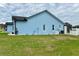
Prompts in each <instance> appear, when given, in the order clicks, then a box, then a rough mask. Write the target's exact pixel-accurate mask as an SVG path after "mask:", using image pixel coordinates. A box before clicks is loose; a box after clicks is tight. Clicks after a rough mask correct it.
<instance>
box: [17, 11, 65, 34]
mask: <svg viewBox="0 0 79 59" xmlns="http://www.w3.org/2000/svg"><path fill="white" fill-rule="evenodd" d="M43 25H45V30H43ZM52 25H54V30H52ZM63 27H64V24H63V23H61V22H60V21H58V20H56V19H55V18H54V17H52V16H51V15H50V14H48V13H46V12H43V13H41V14H39V15H36V16H34V17H31V18H28V21H16V28H17V30H18V34H19V35H24V34H26V35H37V34H38V35H47V34H59V32H60V31H61V30H62V31H64V28H63Z"/></svg>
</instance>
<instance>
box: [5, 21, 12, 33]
mask: <svg viewBox="0 0 79 59" xmlns="http://www.w3.org/2000/svg"><path fill="white" fill-rule="evenodd" d="M5 25H6V26H5V31H6V32H8V33H12V29H13V27H12V26H13V22H6V24H5Z"/></svg>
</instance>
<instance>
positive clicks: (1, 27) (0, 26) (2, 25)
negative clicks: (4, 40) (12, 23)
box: [0, 23, 5, 32]
mask: <svg viewBox="0 0 79 59" xmlns="http://www.w3.org/2000/svg"><path fill="white" fill-rule="evenodd" d="M1 31H2V32H3V31H5V24H3V23H1V24H0V32H1Z"/></svg>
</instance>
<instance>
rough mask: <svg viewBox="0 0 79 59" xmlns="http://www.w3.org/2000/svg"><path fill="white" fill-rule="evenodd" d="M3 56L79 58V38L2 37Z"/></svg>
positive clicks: (54, 36) (0, 40)
mask: <svg viewBox="0 0 79 59" xmlns="http://www.w3.org/2000/svg"><path fill="white" fill-rule="evenodd" d="M0 55H1V56H79V37H78V36H72V35H36V36H34V35H32V36H28V35H24V36H9V35H0Z"/></svg>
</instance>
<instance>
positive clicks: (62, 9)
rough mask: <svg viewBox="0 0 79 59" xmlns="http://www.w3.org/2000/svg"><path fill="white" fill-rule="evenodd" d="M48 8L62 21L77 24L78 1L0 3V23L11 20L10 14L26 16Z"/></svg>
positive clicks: (78, 13) (78, 17)
mask: <svg viewBox="0 0 79 59" xmlns="http://www.w3.org/2000/svg"><path fill="white" fill-rule="evenodd" d="M43 10H48V11H49V12H51V13H52V14H53V15H55V16H56V17H58V18H59V19H60V20H61V21H63V22H69V23H70V24H72V25H73V26H74V25H79V4H78V3H0V23H3V22H7V21H12V16H26V17H29V16H31V15H33V14H36V13H38V12H41V11H43Z"/></svg>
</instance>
